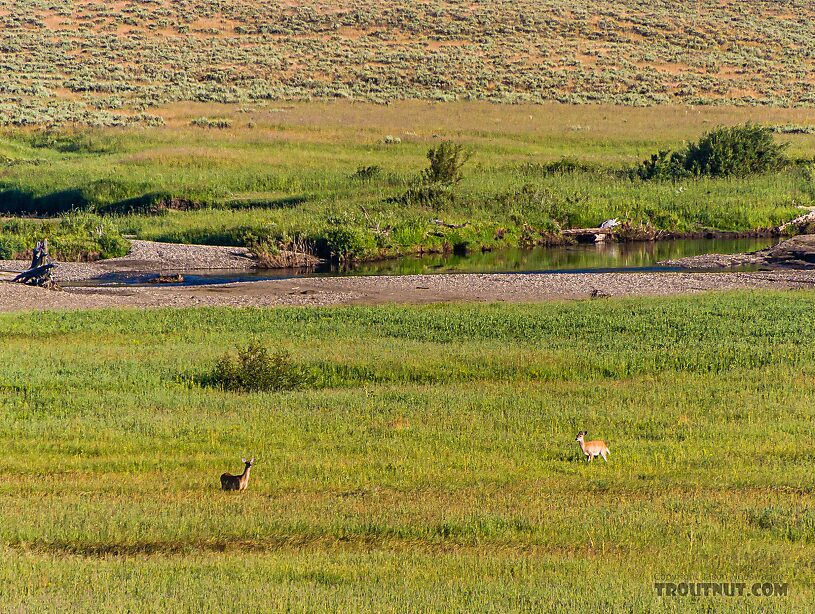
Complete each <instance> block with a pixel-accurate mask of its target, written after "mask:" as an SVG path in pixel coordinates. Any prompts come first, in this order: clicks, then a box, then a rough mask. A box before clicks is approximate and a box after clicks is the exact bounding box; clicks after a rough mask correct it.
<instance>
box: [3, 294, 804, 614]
mask: <svg viewBox="0 0 815 614" xmlns="http://www.w3.org/2000/svg"><path fill="white" fill-rule="evenodd" d="M814 308H815V299H813V298H812V296H811V295H810V294H808V293H800V292H795V293H789V292H787V293H783V294H782V293H776V294H725V295H706V296H695V297H692V298H673V299H648V300H636V301H634V300H609V301H600V302H598V301H594V302H588V301H586V302H575V303H569V304H557V303H554V304H552V303H550V304H545V305H537V306H510V305H489V306H487V305H480V306H434V307H408V308H404V307H378V308H336V309H273V310H260V309H250V310H226V309H204V310H160V311H148V312H143V311H105V312H94V313H45V314H39V313H38V314H31V315H22V314H20V315H9V314H4V315H2V316H0V336H1V337H2V339H3V344H2V348H0V417H1V418H2V420H0V425H2V426H0V451H1V452H2V454H0V476H2V480H0V553H2V561H3V563H2V564H0V579H2V582H3V586H4V589H3V607H4V608H7V609H11V610H16V609H18V608H21V607H22V608H23V609H30V610H41V609H44V607H45V606H46V605H48V606H50V607H51V608H52V609H54V608H56V609H62V610H76V609H77V608H84V609H88V610H98V609H99V608H101V607H104V608H107V609H116V610H127V609H130V610H138V611H142V610H151V611H161V610H166V611H224V610H225V609H227V610H237V609H241V610H247V611H249V610H259V609H260V610H266V609H280V610H283V609H286V610H288V611H308V612H314V611H338V610H341V611H372V612H383V611H400V612H404V611H447V612H449V611H462V610H470V611H489V607H491V608H493V610H494V611H538V610H540V609H546V608H557V607H560V608H561V609H563V610H564V611H566V610H568V611H575V610H576V609H578V608H581V609H584V608H585V607H586V606H588V605H591V606H592V607H594V608H595V609H596V608H599V609H601V610H605V611H622V610H627V611H647V610H654V609H660V610H661V611H665V610H667V611H670V610H678V609H679V608H680V607H684V608H688V607H694V608H695V607H702V606H705V607H708V606H709V607H712V608H715V610H716V611H734V612H736V611H745V610H758V609H762V608H763V611H768V608H772V609H773V610H777V611H794V610H798V611H802V610H805V609H806V608H807V607H808V605H809V604H810V603H811V602H812V596H813V582H815V577H813V569H812V566H811V565H810V564H809V563H810V561H811V560H812V558H813V556H815V550H813V542H814V541H815V520H814V517H813V512H812V510H813V504H815V501H813V494H812V493H813V488H815V481H813V475H815V472H814V471H813V470H815V464H814V463H815V461H813V456H812V454H811V453H810V445H809V444H810V442H811V441H812V438H813V435H815V432H813V423H812V420H811V414H812V412H811V407H812V403H813V399H815V383H813V382H815V378H813V375H815V349H813V347H812V344H811V343H809V339H811V338H812V336H813V334H815V324H813V319H812V317H811V314H812V311H813V309H814ZM252 338H257V339H260V340H261V341H262V342H264V343H265V344H267V345H268V346H269V347H271V348H286V349H288V350H290V351H291V353H292V355H293V357H294V359H295V360H296V361H297V362H298V363H299V364H301V365H303V366H304V367H305V368H306V369H308V370H309V371H311V372H312V373H313V374H315V375H316V376H317V377H315V378H314V379H313V380H312V381H313V382H314V384H313V385H312V386H309V387H307V388H306V389H303V390H299V391H294V392H285V393H248V394H238V393H227V392H222V391H220V390H218V389H212V388H200V387H198V386H196V385H195V384H194V383H192V382H193V381H194V379H195V377H196V376H198V375H200V374H203V373H207V372H208V371H209V369H211V368H212V365H213V363H214V361H215V360H216V358H217V357H218V356H219V355H220V354H221V353H222V352H223V351H225V350H226V349H228V348H229V346H230V345H232V344H235V345H241V346H242V345H245V344H246V343H247V342H248V341H249V340H250V339H252ZM224 340H229V341H228V343H226V344H225V342H224ZM586 348H590V350H591V351H586ZM32 365H36V369H32ZM581 429H586V430H588V431H589V435H590V436H591V437H599V438H604V439H605V440H606V441H607V442H608V443H609V445H610V447H611V461H610V463H609V464H607V465H606V464H604V463H602V461H600V462H599V463H598V462H595V463H592V464H591V465H588V464H587V463H585V462H584V461H583V460H581V458H580V453H579V450H578V448H577V445H576V444H575V442H574V438H575V434H576V433H577V431H578V430H581ZM247 454H256V455H257V456H258V457H259V462H258V464H257V466H256V467H255V470H254V473H253V476H252V482H251V486H250V489H249V490H248V491H247V492H245V493H242V494H239V495H236V494H234V493H232V494H224V493H221V492H220V491H219V490H218V476H219V475H220V474H221V472H223V471H227V470H229V471H235V470H237V469H238V468H239V464H240V463H239V459H240V457H241V456H243V455H247ZM89 579H92V580H93V581H91V582H89V581H88V580H89ZM683 580H689V581H708V580H709V581H745V582H750V583H752V582H756V581H771V582H788V583H789V594H788V596H787V597H784V598H781V597H773V598H766V599H765V598H745V599H723V598H717V599H712V598H711V599H706V600H702V601H701V602H700V601H698V600H689V599H684V600H681V599H665V598H663V599H662V600H660V599H658V598H657V596H656V594H655V591H654V588H653V583H654V582H655V581H675V582H679V581H683ZM235 582H239V583H241V585H242V586H244V587H246V589H247V590H246V592H241V591H235V590H231V589H230V588H229V586H231V585H233V584H234V583H235Z"/></svg>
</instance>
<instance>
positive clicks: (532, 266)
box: [349, 238, 778, 275]
mask: <svg viewBox="0 0 815 614" xmlns="http://www.w3.org/2000/svg"><path fill="white" fill-rule="evenodd" d="M777 242H778V241H777V239H772V238H763V239H681V240H677V241H646V242H638V243H595V244H579V245H570V246H562V247H538V248H535V249H520V248H511V249H503V250H498V251H493V252H483V253H482V252H478V253H472V254H467V255H466V256H453V255H450V256H434V255H430V256H421V257H407V258H399V259H397V260H389V261H385V262H374V263H369V264H360V265H358V266H356V267H354V269H353V270H351V271H349V274H352V275H411V274H419V273H454V272H457V273H511V272H515V273H518V272H557V271H575V270H577V271H593V270H608V269H644V268H652V267H654V266H656V264H657V263H658V262H661V261H663V260H672V259H674V258H684V257H686V256H698V255H700V254H738V253H741V252H752V251H756V250H759V249H764V248H765V247H769V246H770V245H774V244H775V243H777Z"/></svg>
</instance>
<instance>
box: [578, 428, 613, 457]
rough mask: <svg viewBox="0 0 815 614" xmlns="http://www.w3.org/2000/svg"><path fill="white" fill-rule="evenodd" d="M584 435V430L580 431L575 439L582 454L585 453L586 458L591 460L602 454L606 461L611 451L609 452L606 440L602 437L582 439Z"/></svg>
mask: <svg viewBox="0 0 815 614" xmlns="http://www.w3.org/2000/svg"><path fill="white" fill-rule="evenodd" d="M585 436H586V431H580V432H579V433H578V434H577V439H575V441H576V442H577V443H578V444H579V445H580V450H581V451H582V452H583V454H585V455H586V460H587V461H589V462H591V461H592V460H593V459H594V458H595V457H596V456H602V457H603V460H604V461H606V462H608V455H609V454H611V452H609V450H608V446H607V445H606V442H605V441H603V440H602V439H595V440H594V441H583V438H584V437H585Z"/></svg>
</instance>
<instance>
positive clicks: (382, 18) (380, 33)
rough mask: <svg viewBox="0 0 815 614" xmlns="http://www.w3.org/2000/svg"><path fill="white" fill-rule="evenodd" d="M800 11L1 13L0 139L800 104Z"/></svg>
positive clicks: (730, 0)
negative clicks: (342, 116) (220, 123)
mask: <svg viewBox="0 0 815 614" xmlns="http://www.w3.org/2000/svg"><path fill="white" fill-rule="evenodd" d="M813 17H815V7H814V6H813V5H812V4H811V3H809V2H806V1H804V0H789V1H783V0H780V1H764V2H755V3H751V2H743V1H739V0H725V1H723V2H719V3H699V2H695V1H694V2H689V1H676V0H655V1H651V0H649V1H647V2H646V1H641V0H615V1H603V2H591V1H586V0H582V1H581V0H576V1H574V0H569V1H568V2H567V1H566V0H553V1H550V2H545V3H544V2H539V1H538V0H512V1H511V2H510V1H501V0H498V1H496V0H489V1H478V0H467V1H451V2H442V1H438V0H436V1H430V2H412V1H411V2H407V1H398V2H388V3H383V2H378V1H374V0H353V1H352V2H349V3H345V2H343V3H338V2H327V1H324V0H305V1H303V2H297V3H295V2H289V1H285V2H260V1H257V0H255V1H252V0H239V1H230V2H221V1H216V0H186V1H180V2H169V1H167V0H157V1H135V0H133V1H127V0H126V1H123V2H87V1H84V0H79V1H76V2H58V1H56V0H53V1H52V0H0V51H1V52H2V79H1V80H0V124H12V125H25V124H48V123H62V122H83V123H92V124H108V125H114V124H122V123H142V124H143V123H161V118H160V117H158V116H156V115H155V114H154V113H152V112H151V109H153V108H154V107H156V106H158V105H161V104H163V103H168V102H173V101H201V102H230V103H246V104H263V103H264V102H265V101H271V100H278V99H289V98H309V97H311V98H313V97H318V98H323V97H325V98H334V97H349V98H351V97H352V98H361V99H366V100H378V101H387V100H391V99H404V98H423V99H452V98H459V99H461V98H478V99H489V100H496V101H502V102H511V101H531V102H538V101H544V100H558V101H562V102H575V103H581V102H592V101H602V102H610V103H622V104H634V105H640V104H655V103H667V102H672V101H674V102H684V103H692V104H716V103H738V104H771V105H779V106H798V105H807V104H811V103H813V102H815V93H813V84H815V70H814V67H815V35H814V33H813V30H812V28H811V27H810V24H811V23H812V20H813Z"/></svg>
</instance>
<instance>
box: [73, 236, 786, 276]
mask: <svg viewBox="0 0 815 614" xmlns="http://www.w3.org/2000/svg"><path fill="white" fill-rule="evenodd" d="M777 242H778V240H777V239H773V238H760V239H679V240H676V241H651V242H640V243H598V244H585V245H570V246H559V247H537V248H534V249H520V248H509V249H502V250H496V251H492V252H475V253H471V254H467V255H466V256H454V255H447V256H442V255H428V256H406V257H403V258H395V259H393V260H385V261H382V262H372V263H364V264H360V265H356V266H354V267H351V268H350V269H343V268H339V267H337V266H332V265H321V266H319V267H315V268H312V269H276V270H264V271H234V270H214V271H200V272H189V273H184V285H205V284H218V283H229V282H236V281H262V280H266V279H281V278H292V277H317V276H321V275H416V274H433V273H438V274H441V273H564V272H587V273H591V272H604V271H642V270H654V269H658V270H666V269H665V267H660V266H657V263H658V262H660V261H662V260H670V259H673V258H682V257H685V256H697V255H700V254H736V253H741V252H751V251H756V250H759V249H764V248H765V247H769V246H770V245H773V244H775V243H777ZM668 270H670V269H668ZM155 275H156V271H149V272H148V271H145V273H144V274H140V273H110V274H107V275H105V276H102V277H100V278H98V279H95V280H90V281H86V282H77V283H75V284H72V285H93V286H100V285H111V286H120V285H142V284H146V283H147V281H148V280H149V279H151V278H153V277H155Z"/></svg>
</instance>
